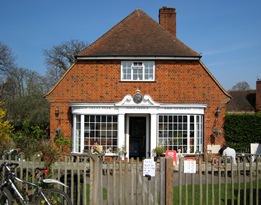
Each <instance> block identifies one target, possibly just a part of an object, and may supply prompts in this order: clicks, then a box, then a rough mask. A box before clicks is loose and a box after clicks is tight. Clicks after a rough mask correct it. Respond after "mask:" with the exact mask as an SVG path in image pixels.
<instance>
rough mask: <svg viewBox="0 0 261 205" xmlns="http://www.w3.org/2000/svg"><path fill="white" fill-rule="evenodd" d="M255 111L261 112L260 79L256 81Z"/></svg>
mask: <svg viewBox="0 0 261 205" xmlns="http://www.w3.org/2000/svg"><path fill="white" fill-rule="evenodd" d="M256 112H261V80H260V79H258V80H257V81H256Z"/></svg>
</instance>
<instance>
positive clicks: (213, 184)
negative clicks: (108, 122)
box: [0, 154, 261, 205]
mask: <svg viewBox="0 0 261 205" xmlns="http://www.w3.org/2000/svg"><path fill="white" fill-rule="evenodd" d="M203 158H204V157H199V158H197V159H196V173H185V172H186V170H184V163H185V162H186V158H181V159H180V160H179V165H177V166H173V161H172V159H171V158H164V157H162V158H161V159H160V162H159V163H156V171H155V176H143V163H142V160H139V159H135V160H134V159H130V160H129V161H121V160H114V161H112V162H105V161H104V160H103V156H98V155H89V154H83V155H74V156H70V157H65V159H64V160H63V161H58V162H55V163H54V164H53V165H52V167H51V176H48V177H51V178H55V179H58V180H60V181H62V182H64V183H65V184H67V185H68V188H65V189H64V190H65V191H66V192H67V193H68V194H69V195H70V197H71V199H72V201H73V204H74V205H88V204H92V205H96V204H97V205H98V204H99V205H104V204H110V205H111V204H115V205H136V204H137V205H139V204H141V205H143V204H145V205H146V204H148V205H150V204H151V205H152V204H153V205H154V204H155V205H156V204H157V205H163V204H164V205H165V204H166V205H170V204H171V205H172V204H175V205H176V204H177V205H181V204H182V205H183V204H191V205H198V204H199V205H201V204H211V205H216V204H218V205H219V204H220V205H221V204H235V205H239V204H244V205H248V204H250V205H252V204H253V205H258V204H260V203H261V186H260V183H261V162H260V157H259V156H257V157H256V160H255V161H254V162H252V160H249V158H250V157H249V156H248V157H247V156H246V158H242V157H241V160H240V161H238V163H237V164H236V165H233V164H231V163H228V162H227V161H226V160H224V159H223V161H221V159H218V160H217V161H214V159H207V160H203ZM9 160H10V159H9ZM0 162H2V160H1V161H0ZM19 163H20V166H19V167H18V168H17V169H16V170H15V172H16V174H17V176H18V177H19V178H24V179H26V180H32V181H33V180H36V179H34V177H33V176H34V174H35V171H34V169H35V168H36V167H41V166H43V162H41V161H39V160H32V161H19ZM23 188H24V187H23ZM59 188H61V189H63V187H61V186H60V187H59ZM25 190H29V187H25Z"/></svg>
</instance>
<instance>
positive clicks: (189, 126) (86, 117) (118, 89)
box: [46, 7, 230, 158]
mask: <svg viewBox="0 0 261 205" xmlns="http://www.w3.org/2000/svg"><path fill="white" fill-rule="evenodd" d="M76 57H77V60H76V62H75V63H74V64H73V65H72V66H71V67H70V68H69V69H68V71H67V72H66V73H65V74H64V76H63V77H62V78H61V79H60V81H59V82H58V83H57V84H56V85H55V86H54V87H53V88H52V90H50V91H49V93H47V95H46V98H47V99H48V101H49V102H50V130H51V137H53V136H55V134H56V132H55V131H57V130H59V131H61V133H63V134H64V135H65V136H67V137H72V142H73V146H72V152H73V153H82V152H83V150H89V149H90V146H91V145H92V144H93V142H94V141H95V140H98V141H99V142H100V144H102V145H103V147H104V149H108V148H111V149H112V150H115V149H116V148H120V147H122V146H125V147H126V151H127V157H140V158H143V157H151V156H152V155H153V153H152V150H153V148H155V147H156V146H164V147H166V148H167V149H170V150H177V149H181V150H182V152H183V153H186V154H188V155H190V154H191V155H193V154H195V152H196V151H200V152H204V151H206V150H207V149H209V148H207V147H208V146H209V145H219V144H221V143H222V142H223V141H224V136H223V133H224V132H223V123H224V116H225V113H226V103H227V102H228V101H229V100H230V95H229V94H228V93H227V92H226V91H225V90H224V89H223V88H222V86H221V85H220V84H219V83H218V81H217V80H216V79H215V78H214V76H213V75H212V74H211V73H210V71H209V70H208V69H207V68H206V66H205V65H204V64H203V63H202V61H201V60H200V59H201V56H200V54H198V53H197V52H195V51H194V50H192V49H191V48H189V47H188V46H187V45H185V44H184V43H182V42H181V41H180V40H179V39H178V38H177V37H176V10H175V9H174V8H167V7H162V8H161V9H160V10H159V23H157V22H156V21H155V20H153V19H152V18H151V17H150V16H148V15H147V14H146V13H145V12H143V11H142V10H141V9H136V10H135V11H133V12H132V13H131V14H130V15H128V16H127V17H126V18H124V19H123V20H122V21H121V22H119V23H118V24H117V25H115V26H114V27H113V28H112V29H110V30H109V31H108V32H106V33H105V34H104V35H102V36H101V37H100V38H99V39H97V40H96V41H95V42H94V43H92V44H91V45H89V46H88V47H86V48H85V49H84V50H83V51H82V52H80V53H79V54H78V55H77V56H76Z"/></svg>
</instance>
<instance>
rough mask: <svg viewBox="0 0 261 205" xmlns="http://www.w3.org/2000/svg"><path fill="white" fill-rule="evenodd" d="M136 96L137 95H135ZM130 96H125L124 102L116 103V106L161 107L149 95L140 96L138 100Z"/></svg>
mask: <svg viewBox="0 0 261 205" xmlns="http://www.w3.org/2000/svg"><path fill="white" fill-rule="evenodd" d="M135 95H136V94H135ZM135 95H134V96H131V95H130V94H128V95H125V97H124V98H123V99H122V101H120V102H118V103H115V106H124V107H125V106H159V105H160V104H159V103H157V102H155V101H154V100H153V99H152V98H151V96H149V95H144V96H142V95H140V96H138V99H137V98H136V96H135Z"/></svg>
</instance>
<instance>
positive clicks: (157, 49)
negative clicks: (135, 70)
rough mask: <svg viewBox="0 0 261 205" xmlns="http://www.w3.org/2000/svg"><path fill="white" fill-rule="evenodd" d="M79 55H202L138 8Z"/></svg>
mask: <svg viewBox="0 0 261 205" xmlns="http://www.w3.org/2000/svg"><path fill="white" fill-rule="evenodd" d="M78 56H79V57H97V56H98V57H114V56H117V57H118V56H122V57H125V56H127V57H130V56H131V57H133V56H135V57H137V56H148V57H151V56H153V57H201V56H200V55H199V54H198V53H197V52H195V51H194V50H192V49H191V48H189V47H188V46H186V45H185V44H184V43H182V42H181V41H180V40H179V39H177V38H176V37H175V36H174V35H172V34H171V33H169V32H168V31H166V30H165V29H163V27H161V26H160V24H159V23H157V22H156V21H155V20H153V19H152V18H151V17H150V16H148V15H147V14H146V13H145V12H143V11H142V10H141V9H136V10H135V11H134V12H132V13H131V14H130V15H129V16H127V17H126V18H124V19H123V20H122V21H121V22H119V23H118V24H117V25H115V26H114V27H113V28H112V29H110V30H109V31H108V32H107V33H105V34H104V35H102V36H101V37H100V38H99V39H97V40H96V41H95V42H94V43H92V44H91V45H90V46H88V47H87V48H85V49H84V50H83V51H82V52H80V53H79V54H78Z"/></svg>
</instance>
